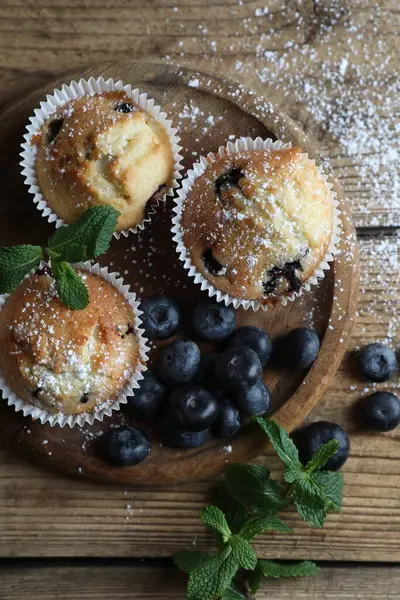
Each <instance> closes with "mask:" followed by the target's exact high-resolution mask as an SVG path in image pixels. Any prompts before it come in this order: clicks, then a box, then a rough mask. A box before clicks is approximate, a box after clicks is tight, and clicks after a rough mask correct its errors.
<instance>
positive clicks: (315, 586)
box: [0, 564, 400, 600]
mask: <svg viewBox="0 0 400 600" xmlns="http://www.w3.org/2000/svg"><path fill="white" fill-rule="evenodd" d="M0 585H1V592H0V597H1V598H4V600H29V599H30V598H32V593H34V598H35V600H54V599H56V600H108V599H109V598H112V600H128V599H129V600H164V599H168V600H172V599H173V600H184V599H185V598H186V595H185V577H184V575H182V574H181V573H179V572H177V571H176V570H173V569H172V568H170V567H167V566H164V567H160V566H157V565H148V566H147V565H146V564H144V565H143V566H133V565H130V566H128V565H127V566H101V567H99V566H97V567H96V566H90V567H83V566H80V567H77V566H64V567H58V566H53V567H42V566H39V565H35V566H32V567H19V566H16V567H5V566H3V567H0ZM399 586H400V567H380V566H363V567H356V566H353V567H344V566H340V567H331V566H329V567H325V566H323V567H322V570H321V572H320V573H319V574H318V575H316V576H315V577H310V578H297V579H291V580H289V579H285V580H272V579H270V580H268V581H266V582H265V583H264V584H263V585H262V587H261V589H260V591H259V592H258V593H257V600H267V599H269V600H271V599H273V600H293V599H294V598H295V599H296V600H396V599H397V598H398V589H399Z"/></svg>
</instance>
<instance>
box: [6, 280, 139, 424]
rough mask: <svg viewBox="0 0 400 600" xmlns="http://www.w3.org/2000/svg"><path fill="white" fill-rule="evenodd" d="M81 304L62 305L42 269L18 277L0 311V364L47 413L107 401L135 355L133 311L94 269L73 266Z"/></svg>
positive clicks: (86, 409)
mask: <svg viewBox="0 0 400 600" xmlns="http://www.w3.org/2000/svg"><path fill="white" fill-rule="evenodd" d="M80 274H81V276H82V277H83V278H84V280H85V283H86V285H87V287H88V289H89V295H90V303H89V305H88V307H87V308H86V309H85V310H76V311H72V310H69V309H68V308H66V307H65V306H64V304H62V303H61V302H60V300H59V299H58V296H57V291H56V287H55V281H54V279H53V278H52V276H51V275H50V274H48V273H46V272H45V273H44V274H40V272H39V274H37V275H33V276H32V277H30V278H29V279H26V280H25V281H23V282H22V284H21V285H20V286H19V287H18V288H17V289H16V291H15V292H13V293H12V294H11V295H10V296H9V297H8V299H7V301H6V303H5V305H4V307H3V309H2V310H1V312H0V370H1V373H2V376H3V378H4V379H5V380H6V382H7V384H8V386H9V387H10V388H11V389H12V390H13V391H14V393H15V394H17V395H18V396H19V397H20V398H21V399H22V400H24V401H25V402H27V403H31V404H33V405H35V406H37V407H39V408H41V409H43V410H45V411H48V412H50V413H60V412H61V413H64V414H66V415H70V414H73V415H76V414H80V413H91V412H95V411H97V410H102V409H104V408H106V407H108V406H109V405H110V404H111V403H112V402H113V401H114V400H116V399H117V398H118V396H119V394H120V393H121V392H122V390H123V389H124V387H125V385H126V384H127V383H128V381H129V380H130V378H131V377H132V375H133V373H134V371H135V370H136V369H137V367H138V365H139V361H140V353H139V344H138V340H137V337H136V335H135V332H134V327H133V325H134V319H135V317H134V314H133V310H132V307H131V306H130V304H129V303H128V302H127V300H126V299H125V298H124V297H123V296H122V295H121V294H120V293H119V292H118V291H117V290H116V288H115V287H114V286H113V285H111V283H109V282H107V281H105V280H104V279H103V278H102V277H99V276H97V275H93V274H90V273H87V272H85V271H81V272H80Z"/></svg>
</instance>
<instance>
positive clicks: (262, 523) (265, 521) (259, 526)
mask: <svg viewBox="0 0 400 600" xmlns="http://www.w3.org/2000/svg"><path fill="white" fill-rule="evenodd" d="M265 531H278V532H280V533H292V530H291V529H290V527H288V526H287V525H286V523H285V522H284V521H282V519H279V518H278V517H275V515H266V516H262V517H252V518H250V519H248V521H246V523H245V524H244V525H243V527H242V529H241V530H240V532H239V535H240V536H241V537H243V538H245V539H246V540H252V539H253V537H255V536H256V535H260V534H261V533H264V532H265Z"/></svg>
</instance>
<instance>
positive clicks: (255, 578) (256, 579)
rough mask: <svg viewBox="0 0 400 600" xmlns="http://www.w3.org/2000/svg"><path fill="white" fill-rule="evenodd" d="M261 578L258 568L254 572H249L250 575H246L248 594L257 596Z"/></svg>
mask: <svg viewBox="0 0 400 600" xmlns="http://www.w3.org/2000/svg"><path fill="white" fill-rule="evenodd" d="M262 578H263V575H262V573H261V569H260V568H259V567H257V568H256V569H254V571H250V573H249V574H248V575H247V580H248V582H249V586H250V592H251V593H252V594H253V595H255V594H257V592H258V590H259V589H260V586H261V582H262Z"/></svg>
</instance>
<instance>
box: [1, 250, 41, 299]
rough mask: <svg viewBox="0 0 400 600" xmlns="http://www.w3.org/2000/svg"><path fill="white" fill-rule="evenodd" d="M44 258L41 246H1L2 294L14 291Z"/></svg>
mask: <svg viewBox="0 0 400 600" xmlns="http://www.w3.org/2000/svg"><path fill="white" fill-rule="evenodd" d="M42 258H43V252H42V249H41V247H40V246H29V245H25V246H11V247H10V248H0V294H9V293H10V292H13V291H14V290H15V289H16V288H17V287H18V285H19V284H20V283H21V281H22V280H23V278H24V277H25V275H27V274H28V273H29V271H30V270H31V269H33V268H34V267H37V266H38V265H39V264H40V261H41V260H42Z"/></svg>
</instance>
